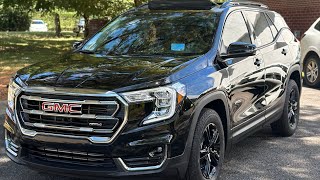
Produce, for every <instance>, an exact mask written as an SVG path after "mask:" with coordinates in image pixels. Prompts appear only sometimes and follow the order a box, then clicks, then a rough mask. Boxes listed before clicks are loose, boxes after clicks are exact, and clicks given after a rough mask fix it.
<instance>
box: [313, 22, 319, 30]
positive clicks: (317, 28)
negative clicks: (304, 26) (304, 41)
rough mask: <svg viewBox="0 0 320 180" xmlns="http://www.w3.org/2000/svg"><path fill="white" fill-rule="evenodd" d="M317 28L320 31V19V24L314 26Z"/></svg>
mask: <svg viewBox="0 0 320 180" xmlns="http://www.w3.org/2000/svg"><path fill="white" fill-rule="evenodd" d="M314 28H315V29H316V30H318V31H320V21H319V22H318V24H317V25H316V26H315V27H314Z"/></svg>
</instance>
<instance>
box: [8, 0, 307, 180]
mask: <svg viewBox="0 0 320 180" xmlns="http://www.w3.org/2000/svg"><path fill="white" fill-rule="evenodd" d="M299 62H300V45H299V42H298V41H297V40H296V38H295V37H294V35H293V34H292V33H291V31H290V30H289V28H288V26H287V25H286V23H285V21H284V20H283V18H282V17H281V16H280V15H279V14H277V13H275V12H273V11H270V10H268V7H266V6H264V5H262V4H258V3H250V2H227V3H224V4H222V5H217V4H213V3H211V2H209V1H208V2H206V1H203V0H202V1H196V3H194V2H192V1H190V2H189V1H184V2H178V1H177V2H172V1H170V2H169V1H160V0H156V1H152V2H150V3H148V4H145V5H143V6H141V7H139V8H136V9H133V10H130V11H128V12H126V13H124V14H123V15H121V16H119V17H118V18H116V19H115V20H113V21H112V22H110V23H109V24H107V25H106V26H105V27H104V28H103V29H101V31H99V32H98V33H97V34H95V35H94V36H93V37H92V38H90V39H88V40H87V41H85V42H83V43H82V44H80V45H79V46H78V47H77V49H76V50H74V51H73V52H71V53H69V54H66V55H64V56H63V57H62V58H61V59H55V60H51V61H44V62H42V63H38V64H35V65H32V66H29V67H27V68H24V69H22V70H20V71H19V72H18V73H17V74H16V76H15V77H14V78H13V79H12V81H11V83H10V85H9V95H8V108H7V110H6V119H5V124H4V127H5V129H6V130H5V143H6V144H5V146H6V150H7V154H8V156H9V157H10V158H11V159H12V160H13V161H15V162H17V163H18V164H23V165H26V166H28V167H30V168H34V169H37V170H40V171H47V172H50V173H58V174H64V175H65V174H68V175H74V176H89V177H106V176H107V177H110V176H112V177H117V176H132V175H146V174H158V175H164V174H165V175H166V176H168V175H170V176H171V175H177V176H178V177H180V178H181V179H192V180H202V179H216V178H217V177H218V176H219V171H220V169H221V165H222V163H223V160H224V156H225V153H226V152H227V151H228V150H229V149H230V147H231V146H232V144H235V143H236V142H237V141H239V140H240V139H242V138H244V137H246V136H248V135H250V134H252V133H253V132H255V131H257V130H259V129H260V128H261V127H262V126H264V125H269V124H271V127H272V129H273V130H274V131H275V132H277V133H278V134H280V135H282V136H291V135H293V134H294V132H295V131H296V129H297V125H298V122H299V106H300V103H299V99H300V94H301V65H300V63H299Z"/></svg>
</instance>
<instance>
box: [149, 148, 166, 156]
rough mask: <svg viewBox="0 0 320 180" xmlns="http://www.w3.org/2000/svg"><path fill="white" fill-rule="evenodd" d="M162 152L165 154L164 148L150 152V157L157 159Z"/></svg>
mask: <svg viewBox="0 0 320 180" xmlns="http://www.w3.org/2000/svg"><path fill="white" fill-rule="evenodd" d="M162 152H163V148H162V147H157V148H156V149H155V150H153V151H151V152H149V156H150V157H155V156H156V155H161V153H162Z"/></svg>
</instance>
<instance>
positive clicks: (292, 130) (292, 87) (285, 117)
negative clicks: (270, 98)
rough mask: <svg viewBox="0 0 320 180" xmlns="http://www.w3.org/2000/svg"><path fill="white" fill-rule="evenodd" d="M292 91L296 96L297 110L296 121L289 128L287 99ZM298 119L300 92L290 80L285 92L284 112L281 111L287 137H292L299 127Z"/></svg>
mask: <svg viewBox="0 0 320 180" xmlns="http://www.w3.org/2000/svg"><path fill="white" fill-rule="evenodd" d="M292 90H295V91H296V93H297V96H298V107H297V108H298V110H297V113H298V114H297V119H296V125H295V127H294V128H292V127H290V124H289V118H288V113H289V110H288V104H289V99H290V93H291V91H292ZM299 117H300V91H299V88H298V85H297V83H296V82H295V81H293V80H290V81H289V84H288V88H287V92H286V101H285V107H284V111H283V118H282V119H283V122H282V123H283V127H284V129H286V130H287V131H288V132H286V133H287V134H288V135H293V134H294V133H295V131H296V130H297V128H298V125H299Z"/></svg>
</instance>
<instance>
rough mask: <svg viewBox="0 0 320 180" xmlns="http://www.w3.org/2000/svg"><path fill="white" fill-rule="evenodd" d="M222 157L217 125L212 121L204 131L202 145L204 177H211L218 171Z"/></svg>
mask: <svg viewBox="0 0 320 180" xmlns="http://www.w3.org/2000/svg"><path fill="white" fill-rule="evenodd" d="M219 159H220V139H219V131H218V129H217V126H216V125H215V124H213V123H210V124H209V125H208V126H207V127H206V129H205V130H204V132H203V139H202V143H201V145H200V160H199V163H200V169H201V172H202V175H203V177H205V178H206V179H211V178H212V177H214V175H215V174H216V173H217V167H218V165H219Z"/></svg>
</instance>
